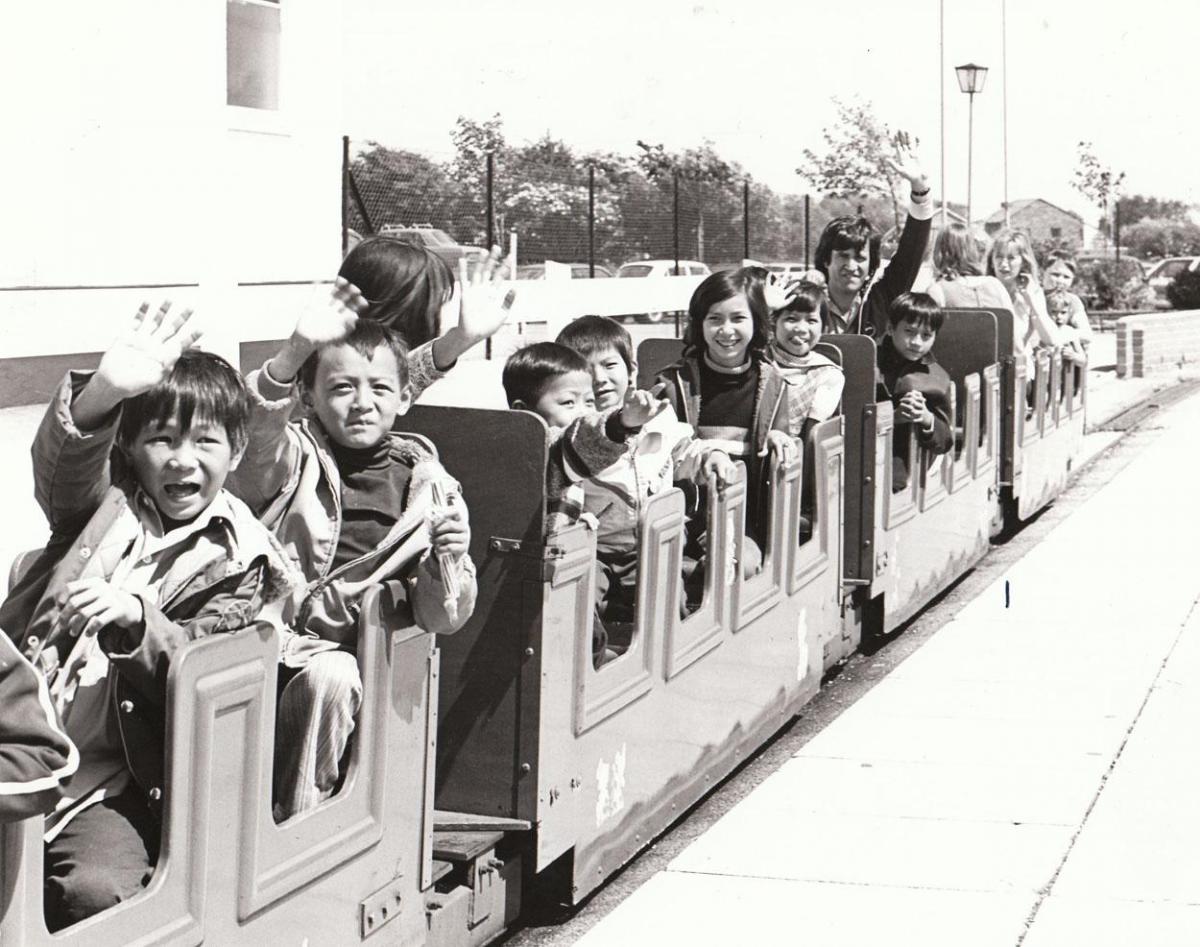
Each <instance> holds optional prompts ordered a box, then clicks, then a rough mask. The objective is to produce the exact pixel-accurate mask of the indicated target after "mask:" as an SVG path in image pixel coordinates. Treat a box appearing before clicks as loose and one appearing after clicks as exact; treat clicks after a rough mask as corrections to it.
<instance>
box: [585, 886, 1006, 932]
mask: <svg viewBox="0 0 1200 947" xmlns="http://www.w3.org/2000/svg"><path fill="white" fill-rule="evenodd" d="M1024 923H1025V899H1024V898H1022V897H1019V896H1011V895H999V894H988V893H979V892H969V891H950V892H947V891H936V892H934V891H922V890H920V889H915V888H889V887H867V886H865V885H841V884H818V883H809V882H797V881H782V880H762V879H748V878H728V877H721V876H713V875H703V874H690V873H683V872H667V873H664V874H660V875H656V876H655V877H654V878H653V879H651V880H650V881H649V882H647V883H646V884H645V885H644V886H643V887H641V888H640V889H638V891H636V892H635V893H634V894H633V895H632V896H631V897H630V898H629V899H628V900H627V901H625V902H624V903H623V904H622V906H621V910H620V911H619V912H617V913H616V914H613V915H609V917H608V918H606V919H605V923H603V924H602V925H599V926H596V927H593V928H592V929H591V930H590V931H589V932H588V933H587V934H585V935H584V936H583V937H582V938H580V939H579V940H578V941H577V944H578V945H579V947H652V945H687V947H731V945H743V944H755V945H761V947H770V945H775V944H811V945H813V947H864V945H884V944H886V945H887V947H964V945H968V944H969V945H971V947H1011V945H1012V944H1014V943H1015V942H1016V939H1017V938H1018V937H1019V935H1020V932H1021V929H1022V927H1023V926H1024Z"/></svg>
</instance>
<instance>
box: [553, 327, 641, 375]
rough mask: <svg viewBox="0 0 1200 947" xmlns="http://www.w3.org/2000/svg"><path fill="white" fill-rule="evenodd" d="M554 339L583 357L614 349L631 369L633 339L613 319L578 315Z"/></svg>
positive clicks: (631, 369)
mask: <svg viewBox="0 0 1200 947" xmlns="http://www.w3.org/2000/svg"><path fill="white" fill-rule="evenodd" d="M554 341H555V342H557V343H558V344H559V345H565V346H566V347H567V348H569V349H574V350H575V351H576V352H578V353H579V354H580V355H582V356H583V357H584V358H591V357H592V356H593V355H595V354H596V353H597V352H603V351H604V350H605V349H615V350H616V352H617V354H618V355H620V356H621V358H623V359H624V360H625V367H626V368H628V369H629V370H630V371H631V372H632V371H633V339H631V338H630V337H629V331H628V330H627V329H626V328H625V327H624V326H623V325H621V324H620V323H619V322H617V321H616V320H615V319H608V318H605V317H604V316H580V317H579V318H578V319H576V320H575V321H574V322H570V323H568V324H567V326H566V328H564V329H563V330H562V332H560V333H559V334H558V338H557V339H555V340H554Z"/></svg>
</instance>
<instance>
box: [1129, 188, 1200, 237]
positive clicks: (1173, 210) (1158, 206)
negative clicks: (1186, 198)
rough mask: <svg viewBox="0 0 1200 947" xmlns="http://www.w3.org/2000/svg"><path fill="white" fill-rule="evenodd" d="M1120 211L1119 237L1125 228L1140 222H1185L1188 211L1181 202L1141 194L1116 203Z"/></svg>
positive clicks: (1185, 205) (1132, 195)
mask: <svg viewBox="0 0 1200 947" xmlns="http://www.w3.org/2000/svg"><path fill="white" fill-rule="evenodd" d="M1117 205H1118V206H1119V207H1120V209H1121V235H1122V237H1123V236H1124V231H1125V228H1126V227H1127V226H1130V225H1132V224H1136V223H1137V222H1138V221H1140V220H1170V221H1184V220H1187V215H1188V210H1189V209H1190V208H1189V207H1188V205H1187V204H1185V203H1184V202H1183V201H1173V200H1167V199H1165V198H1159V197H1144V196H1143V195H1141V194H1131V195H1129V196H1128V197H1122V198H1121V199H1120V200H1119V201H1117Z"/></svg>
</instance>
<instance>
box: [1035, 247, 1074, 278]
mask: <svg viewBox="0 0 1200 947" xmlns="http://www.w3.org/2000/svg"><path fill="white" fill-rule="evenodd" d="M1055 263H1061V264H1062V265H1063V266H1065V267H1066V268H1067V269H1068V270H1070V271H1071V279H1074V278H1075V276H1076V267H1075V257H1074V256H1073V255H1072V254H1071V253H1070V252H1068V251H1067V250H1051V251H1050V252H1049V253H1047V254H1046V264H1045V266H1043V267H1042V272H1043V273H1044V272H1045V271H1046V270H1048V269H1050V267H1052V266H1053V265H1054V264H1055Z"/></svg>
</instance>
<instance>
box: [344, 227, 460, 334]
mask: <svg viewBox="0 0 1200 947" xmlns="http://www.w3.org/2000/svg"><path fill="white" fill-rule="evenodd" d="M338 276H341V277H343V278H344V279H347V280H349V281H350V282H351V283H353V284H354V285H355V286H357V287H358V288H359V290H361V291H362V294H363V296H365V297H366V299H367V301H368V302H369V304H370V305H369V306H368V307H367V310H366V312H364V313H363V314H362V316H363V318H365V319H371V320H374V321H375V322H382V323H383V324H384V325H386V326H389V327H391V328H392V329H395V330H396V331H397V332H399V333H400V335H401V337H402V338H403V339H404V341H405V342H406V343H407V344H408V345H409V346H410V347H412V348H416V347H417V346H418V345H423V344H424V343H426V342H428V341H429V340H430V339H433V338H436V337H437V334H438V329H439V326H438V316H439V314H440V312H441V309H442V306H443V305H444V304H445V303H446V302H447V300H449V299H450V296H451V295H452V294H453V292H454V273H453V272H452V271H451V269H450V267H449V266H448V265H447V264H446V262H445V261H444V260H443V259H442V258H441V257H439V256H437V255H436V254H434V253H432V252H430V251H429V250H427V249H425V248H424V247H418V246H414V245H413V244H411V243H405V242H404V241H403V240H399V239H397V238H395V237H371V238H370V239H368V240H364V241H363V242H362V243H360V244H359V245H358V246H356V247H355V248H354V249H353V250H351V251H350V252H349V253H348V254H346V259H344V260H343V261H342V267H341V269H339V270H338Z"/></svg>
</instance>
